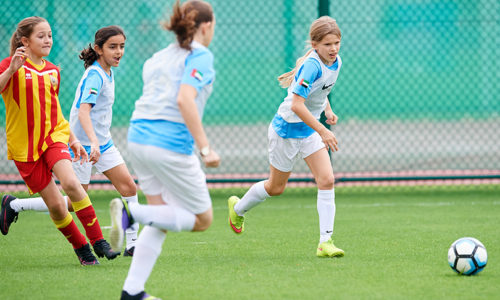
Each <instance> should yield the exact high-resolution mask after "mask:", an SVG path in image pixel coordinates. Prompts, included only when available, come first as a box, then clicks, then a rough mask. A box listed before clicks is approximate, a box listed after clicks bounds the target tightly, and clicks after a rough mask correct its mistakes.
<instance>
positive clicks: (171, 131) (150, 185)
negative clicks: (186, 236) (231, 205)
mask: <svg viewBox="0 0 500 300" xmlns="http://www.w3.org/2000/svg"><path fill="white" fill-rule="evenodd" d="M214 27H215V17H214V14H213V11H212V7H211V5H210V4H208V3H207V2H204V1H199V0H192V1H187V2H185V3H184V4H182V5H180V3H179V1H176V3H175V5H174V8H173V14H172V16H171V17H170V21H169V22H168V24H167V25H166V26H165V28H166V29H167V30H169V31H173V32H174V33H175V34H176V37H177V41H176V42H174V43H172V44H170V45H169V46H168V47H167V48H165V49H163V50H160V51H159V52H157V53H155V54H153V56H152V57H151V58H150V59H148V60H147V61H146V62H145V63H144V67H143V82H144V86H143V93H142V96H141V97H140V98H139V99H138V100H137V102H136V104H135V110H134V112H133V114H132V120H131V123H130V128H129V134H128V152H129V155H130V159H131V162H132V166H133V168H134V171H135V172H136V174H137V176H138V178H139V184H140V187H141V189H142V191H143V192H144V194H145V195H146V198H147V200H148V205H140V204H137V203H133V202H128V201H122V200H120V199H115V200H113V201H112V203H111V215H112V218H113V219H115V220H117V221H118V220H123V228H122V231H123V230H124V229H126V228H128V226H129V225H130V224H131V222H133V221H135V222H139V223H141V224H144V225H146V226H145V227H144V229H143V230H142V231H141V234H140V235H139V238H138V240H137V243H136V247H135V253H134V257H133V259H132V264H131V266H130V270H129V273H128V276H127V279H126V280H125V283H124V286H123V291H122V299H144V298H143V297H145V295H146V294H145V292H144V285H145V283H146V281H147V279H148V277H149V275H150V274H151V271H152V269H153V267H154V264H155V262H156V259H157V257H158V256H159V255H160V253H161V250H162V244H163V241H164V240H165V237H166V231H173V232H179V231H203V230H206V229H207V228H208V227H209V226H210V224H211V223H212V203H211V199H210V195H209V193H208V188H207V184H206V177H205V173H204V172H203V170H202V169H201V165H200V161H199V159H198V157H197V155H196V154H195V146H196V147H197V148H198V149H199V152H200V155H201V160H202V161H203V163H204V164H205V166H206V167H217V166H218V165H219V163H220V158H219V155H218V154H217V153H216V152H215V151H214V150H213V149H212V148H211V147H210V144H209V141H208V138H207V135H206V134H205V130H204V128H203V125H202V122H201V120H202V117H203V111H204V108H205V104H206V102H207V100H208V97H209V96H210V94H211V92H212V85H213V83H214V80H215V71H214V68H213V55H212V53H211V52H210V50H208V48H207V47H208V46H209V45H210V42H211V41H212V37H213V34H214ZM119 235H120V232H119V231H117V230H114V229H112V231H111V236H112V237H113V236H119ZM112 240H113V238H112Z"/></svg>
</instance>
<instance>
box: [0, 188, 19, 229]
mask: <svg viewBox="0 0 500 300" xmlns="http://www.w3.org/2000/svg"><path fill="white" fill-rule="evenodd" d="M14 199H16V197H14V196H11V195H3V197H2V203H1V207H2V210H1V213H0V231H2V234H3V235H7V233H9V227H10V224H12V222H16V221H17V216H18V213H17V212H16V211H15V210H14V209H13V208H12V207H10V202H11V201H12V200H14Z"/></svg>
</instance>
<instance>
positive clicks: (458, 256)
mask: <svg viewBox="0 0 500 300" xmlns="http://www.w3.org/2000/svg"><path fill="white" fill-rule="evenodd" d="M487 261H488V253H487V252H486V248H485V247H484V245H483V244H482V243H481V242H480V241H478V240H477V239H475V238H471V237H464V238H461V239H458V240H456V241H455V242H454V243H453V244H452V245H451V247H450V249H449V250H448V264H449V265H450V267H451V268H452V269H453V270H454V271H455V272H457V273H458V274H461V275H475V274H477V273H479V272H481V271H482V270H483V269H484V267H486V262H487Z"/></svg>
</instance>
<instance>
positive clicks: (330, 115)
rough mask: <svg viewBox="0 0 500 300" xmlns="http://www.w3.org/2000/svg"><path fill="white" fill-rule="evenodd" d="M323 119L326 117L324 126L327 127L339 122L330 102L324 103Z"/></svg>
mask: <svg viewBox="0 0 500 300" xmlns="http://www.w3.org/2000/svg"><path fill="white" fill-rule="evenodd" d="M325 117H326V124H329V125H335V124H337V121H338V120H339V117H337V115H336V114H335V113H334V112H333V110H332V107H331V106H330V101H326V107H325Z"/></svg>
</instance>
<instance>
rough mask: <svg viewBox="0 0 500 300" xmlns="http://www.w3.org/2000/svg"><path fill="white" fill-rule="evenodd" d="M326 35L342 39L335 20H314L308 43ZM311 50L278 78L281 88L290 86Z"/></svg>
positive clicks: (328, 18) (326, 18)
mask: <svg viewBox="0 0 500 300" xmlns="http://www.w3.org/2000/svg"><path fill="white" fill-rule="evenodd" d="M328 34H333V35H336V36H338V37H339V38H340V37H342V34H341V32H340V28H339V26H338V25H337V22H336V21H335V19H333V18H331V17H328V16H323V17H321V18H319V19H316V20H315V21H314V22H313V23H312V24H311V28H310V29H309V38H310V41H309V42H310V43H312V42H317V43H319V42H321V40H322V39H323V38H324V37H325V36H326V35H328ZM313 50H314V49H313V48H311V49H309V50H308V51H307V52H306V54H304V55H303V56H302V57H300V58H299V59H297V61H296V62H295V68H293V70H291V71H290V72H286V73H284V74H281V75H280V76H278V81H279V82H280V85H281V87H283V88H288V87H289V86H290V85H291V84H292V82H293V78H294V77H295V73H297V70H298V69H299V68H300V66H301V65H302V64H303V63H304V61H305V60H306V58H307V56H309V54H311V52H312V51H313Z"/></svg>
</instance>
